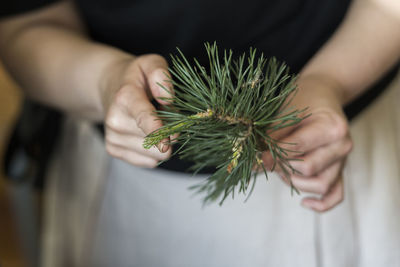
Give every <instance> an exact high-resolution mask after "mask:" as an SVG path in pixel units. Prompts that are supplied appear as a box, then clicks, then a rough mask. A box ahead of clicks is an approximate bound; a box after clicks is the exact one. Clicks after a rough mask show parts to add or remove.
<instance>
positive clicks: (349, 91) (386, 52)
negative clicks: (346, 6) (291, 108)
mask: <svg viewBox="0 0 400 267" xmlns="http://www.w3.org/2000/svg"><path fill="white" fill-rule="evenodd" d="M398 6H399V5H398V4H396V3H395V1H390V0H386V1H385V0H356V1H354V4H353V5H352V7H351V9H350V10H349V13H348V15H347V16H346V18H345V20H344V22H343V23H342V25H341V26H340V27H339V29H338V30H337V32H336V33H335V34H334V35H333V36H332V38H331V39H330V40H329V41H328V42H327V43H326V44H325V45H324V46H323V47H322V49H321V50H320V51H319V52H318V53H317V54H316V56H315V57H314V58H313V59H312V60H311V61H310V62H309V63H308V64H307V65H306V66H305V68H304V69H303V71H302V72H301V79H300V82H301V83H303V82H304V83H308V82H311V83H315V82H322V83H325V84H327V85H328V86H329V87H331V88H335V89H336V90H337V91H336V93H337V96H338V97H339V98H340V100H341V102H342V104H347V103H349V102H351V101H352V100H353V99H354V98H356V97H357V96H358V95H360V94H361V93H362V92H363V90H365V89H366V88H368V86H370V85H371V84H372V83H373V82H374V81H376V80H377V79H378V78H379V77H380V76H382V74H383V73H385V72H386V71H387V70H388V69H389V68H390V67H391V66H393V65H394V64H395V63H396V62H397V61H398V60H399V59H400V31H399V29H400V11H399V10H398V9H399V8H398ZM310 78H311V79H310ZM317 80H318V81H317ZM303 87H305V86H303Z"/></svg>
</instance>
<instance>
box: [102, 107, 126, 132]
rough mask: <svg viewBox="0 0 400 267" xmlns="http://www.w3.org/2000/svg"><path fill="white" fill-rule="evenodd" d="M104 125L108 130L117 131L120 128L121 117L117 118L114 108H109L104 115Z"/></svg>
mask: <svg viewBox="0 0 400 267" xmlns="http://www.w3.org/2000/svg"><path fill="white" fill-rule="evenodd" d="M105 124H106V126H107V127H109V128H110V129H114V130H118V129H119V128H121V126H122V124H121V117H120V116H118V114H117V111H116V109H115V108H110V110H109V111H108V113H107V115H106V119H105Z"/></svg>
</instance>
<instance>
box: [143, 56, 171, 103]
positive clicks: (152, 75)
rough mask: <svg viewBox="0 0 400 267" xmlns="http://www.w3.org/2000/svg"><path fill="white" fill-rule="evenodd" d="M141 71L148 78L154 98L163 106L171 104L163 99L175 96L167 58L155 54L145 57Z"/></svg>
mask: <svg viewBox="0 0 400 267" xmlns="http://www.w3.org/2000/svg"><path fill="white" fill-rule="evenodd" d="M141 69H142V70H143V72H144V74H145V77H147V83H148V87H149V89H150V92H151V94H152V96H153V97H154V98H155V99H156V100H157V101H158V102H159V103H160V104H162V105H167V104H169V103H170V102H168V101H165V100H164V99H162V98H164V97H167V98H168V97H171V96H172V95H173V88H172V83H171V75H170V73H169V71H168V63H167V61H166V60H165V58H163V57H162V56H159V55H153V54H152V55H147V56H144V59H143V63H141Z"/></svg>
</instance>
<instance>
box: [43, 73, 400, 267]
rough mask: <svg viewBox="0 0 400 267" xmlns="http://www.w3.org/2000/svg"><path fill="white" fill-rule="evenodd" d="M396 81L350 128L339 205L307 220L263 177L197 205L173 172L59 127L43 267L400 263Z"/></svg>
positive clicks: (94, 136) (70, 124)
mask: <svg viewBox="0 0 400 267" xmlns="http://www.w3.org/2000/svg"><path fill="white" fill-rule="evenodd" d="M399 102H400V75H398V77H397V79H396V80H395V81H394V82H393V83H392V84H391V86H390V88H388V90H386V91H385V92H384V94H383V95H382V96H381V97H380V98H378V99H377V100H376V101H375V102H374V103H373V104H372V105H370V106H369V107H368V108H367V109H366V110H365V111H363V113H362V114H360V115H359V116H358V117H357V118H356V119H355V120H354V121H353V122H352V124H351V133H352V137H353V140H354V150H353V152H352V153H351V155H350V156H349V158H348V163H347V166H346V168H345V170H344V179H345V191H346V193H345V201H344V202H343V203H342V204H340V205H339V206H338V207H336V208H334V209H333V210H332V211H329V212H326V213H323V214H318V213H315V212H313V211H311V210H307V209H304V208H303V207H301V206H300V204H299V203H300V200H301V198H302V197H304V194H302V195H301V196H291V194H290V189H289V188H288V187H287V186H286V185H285V184H284V183H283V182H281V181H280V180H279V179H278V178H277V177H276V176H274V175H273V174H271V175H270V179H269V181H265V178H264V177H263V175H260V176H259V177H258V180H257V185H256V187H255V190H254V192H253V194H252V196H251V197H250V198H249V200H248V201H247V202H246V203H244V199H245V198H244V197H243V196H240V195H236V196H235V199H234V200H232V199H227V200H226V201H225V203H224V204H223V206H222V207H220V206H218V204H214V205H210V206H206V207H204V208H202V202H201V197H202V196H201V195H193V192H192V191H189V190H188V189H187V188H188V187H189V186H190V185H193V184H196V183H198V182H200V181H201V180H202V179H204V178H205V176H197V177H196V178H194V177H191V176H190V175H186V174H182V173H174V172H169V171H163V170H158V169H156V170H148V169H140V168H137V167H134V166H131V165H129V164H127V163H124V162H122V161H120V160H117V159H113V158H111V157H110V156H108V155H107V153H106V152H105V149H104V145H103V140H102V137H101V136H100V135H99V133H98V132H97V130H96V129H95V128H93V127H92V126H91V125H90V124H89V123H87V122H83V121H79V120H76V119H73V118H71V119H69V120H68V121H67V122H66V124H65V131H64V134H63V137H62V141H61V144H60V147H59V149H58V151H57V157H56V158H55V160H54V163H53V166H52V169H51V172H50V175H49V178H48V187H47V195H46V205H45V212H46V213H45V214H46V216H45V220H44V221H45V225H44V231H43V253H42V266H45V267H63V266H68V267H74V266H84V267H91V266H96V267H101V266H107V267H108V266H110V267H111V266H117V267H125V266H129V267H130V266H138V267H225V266H226V267H236V266H237V267H261V266H268V267H275V266H276V267H293V266H296V267H338V266H340V267H346V266H349V267H378V266H379V267H380V266H385V267H399V266H400V164H399V163H400V141H399V139H400V105H399V104H398V103H399Z"/></svg>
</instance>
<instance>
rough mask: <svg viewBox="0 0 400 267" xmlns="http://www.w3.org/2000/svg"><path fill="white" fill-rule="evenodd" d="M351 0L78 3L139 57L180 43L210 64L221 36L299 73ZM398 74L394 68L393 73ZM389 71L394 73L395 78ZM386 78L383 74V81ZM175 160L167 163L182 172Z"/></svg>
mask: <svg viewBox="0 0 400 267" xmlns="http://www.w3.org/2000/svg"><path fill="white" fill-rule="evenodd" d="M52 2H57V1H56V0H14V1H9V2H7V3H3V4H1V5H0V16H4V15H13V14H18V13H21V12H26V11H28V10H31V9H35V8H40V7H43V6H45V5H47V4H50V3H52ZM350 2H351V1H350V0H323V1H321V0H246V1H230V0H169V1H165V0H164V1H163V0H112V1H111V0H76V1H75V3H76V6H77V9H78V12H79V13H80V16H81V18H82V19H83V21H84V22H85V24H86V26H87V27H88V30H89V34H90V36H91V38H92V39H93V40H96V41H98V42H102V43H106V44H109V45H112V46H114V47H118V48H120V49H123V50H125V51H127V52H130V53H132V54H135V55H140V54H145V53H158V54H161V55H163V56H164V57H166V58H167V60H168V59H169V54H170V53H175V52H176V47H179V48H180V49H181V50H182V51H183V52H184V54H185V55H186V56H187V57H188V58H192V57H196V58H197V59H198V60H199V61H200V63H203V64H205V63H206V60H207V59H206V54H205V50H204V45H203V44H204V42H206V41H208V42H213V41H217V44H218V46H219V47H221V48H230V49H232V50H233V52H234V53H235V54H236V55H240V54H241V53H243V52H247V51H248V49H249V47H255V48H257V49H258V50H259V51H261V52H263V53H264V54H265V55H266V56H275V57H277V58H278V59H279V60H281V61H285V62H286V63H287V64H288V65H289V67H290V68H291V70H292V71H293V72H295V73H297V72H299V71H300V70H301V68H302V67H303V66H304V65H305V63H306V62H307V61H308V60H309V59H310V58H311V57H312V56H313V55H314V54H315V53H316V51H318V49H319V48H320V47H321V46H322V45H323V44H324V42H326V40H327V39H328V38H329V37H330V36H331V35H332V33H333V32H334V31H335V29H336V28H337V26H338V25H339V24H340V22H341V21H342V20H343V17H344V15H345V14H346V11H347V9H348V6H349V4H350ZM393 75H394V74H393V73H392V74H391V76H393ZM391 76H390V77H391ZM389 80H390V79H389V77H386V80H385V79H384V82H385V81H386V83H387V82H388V81H389ZM384 87H385V83H384V84H383V85H382V84H381V85H379V86H378V88H375V89H373V90H369V91H368V92H367V93H366V94H364V95H363V96H362V97H361V98H360V99H358V100H357V101H354V103H353V104H352V105H350V106H349V107H346V114H347V115H348V117H349V118H352V117H354V116H355V115H356V114H357V113H358V112H359V111H360V110H361V109H362V108H363V107H364V106H366V105H367V104H368V103H369V102H370V101H371V100H372V99H374V98H375V97H376V95H378V94H379V92H380V91H381V88H384ZM186 166H187V165H183V164H182V163H181V162H179V163H177V161H176V159H173V160H172V161H169V163H167V164H166V165H165V167H166V168H169V169H177V170H183V169H185V168H186Z"/></svg>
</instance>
